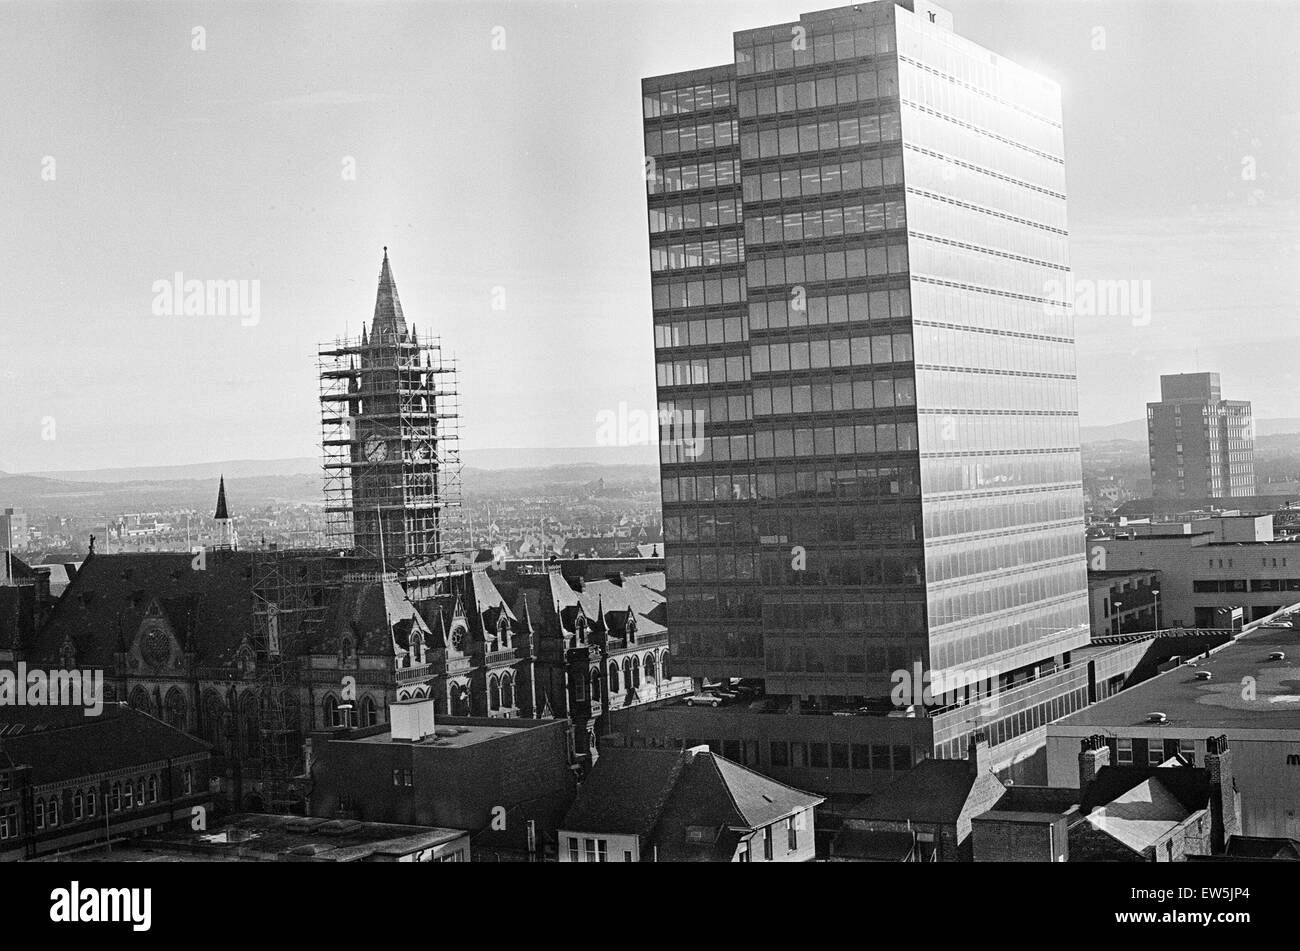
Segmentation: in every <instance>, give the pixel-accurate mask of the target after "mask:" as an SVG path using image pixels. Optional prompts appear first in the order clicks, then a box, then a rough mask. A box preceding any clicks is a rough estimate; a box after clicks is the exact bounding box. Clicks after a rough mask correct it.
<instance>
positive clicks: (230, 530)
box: [212, 475, 238, 551]
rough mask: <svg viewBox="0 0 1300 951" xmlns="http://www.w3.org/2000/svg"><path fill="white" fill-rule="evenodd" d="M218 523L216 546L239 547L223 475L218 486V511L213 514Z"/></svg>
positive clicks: (227, 548) (223, 547)
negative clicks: (227, 503)
mask: <svg viewBox="0 0 1300 951" xmlns="http://www.w3.org/2000/svg"><path fill="white" fill-rule="evenodd" d="M212 518H213V519H214V520H215V521H216V523H217V543H216V545H215V546H213V547H215V548H217V549H220V550H227V551H230V550H233V549H235V548H237V547H238V542H237V540H236V538H235V528H234V525H233V523H232V522H231V519H230V510H229V509H227V508H226V477H225V476H224V475H223V476H222V477H221V482H220V484H219V485H218V486H217V511H216V513H215V514H214V515H213V516H212Z"/></svg>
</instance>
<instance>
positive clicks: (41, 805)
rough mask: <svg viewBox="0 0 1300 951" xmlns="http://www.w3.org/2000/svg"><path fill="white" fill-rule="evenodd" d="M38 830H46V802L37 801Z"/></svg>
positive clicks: (42, 800)
mask: <svg viewBox="0 0 1300 951" xmlns="http://www.w3.org/2000/svg"><path fill="white" fill-rule="evenodd" d="M36 828H38V829H44V828H45V800H44V799H37V800H36Z"/></svg>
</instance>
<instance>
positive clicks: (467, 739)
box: [330, 717, 558, 749]
mask: <svg viewBox="0 0 1300 951" xmlns="http://www.w3.org/2000/svg"><path fill="white" fill-rule="evenodd" d="M556 722H558V721H556V720H519V719H514V718H510V719H507V718H505V717H500V718H493V719H492V720H491V722H484V720H483V719H481V718H473V717H441V718H439V719H438V721H437V724H436V726H435V727H434V734H433V735H432V736H430V737H428V738H426V739H423V740H419V741H417V742H408V741H406V740H395V739H393V736H392V732H391V730H390V729H389V726H390V725H389V724H384V725H383V727H382V728H381V729H378V730H376V731H375V732H373V733H367V734H365V735H362V736H357V735H347V734H343V735H340V736H337V737H331V739H330V742H332V743H371V744H385V745H386V744H393V745H398V746H412V747H421V748H430V747H431V748H435V749H439V748H440V749H463V748H465V747H467V746H475V745H477V744H479V743H487V742H490V741H492V740H495V739H498V738H500V737H503V736H513V735H515V734H517V733H523V732H526V731H528V730H535V729H538V728H539V727H544V726H546V725H548V724H551V723H556Z"/></svg>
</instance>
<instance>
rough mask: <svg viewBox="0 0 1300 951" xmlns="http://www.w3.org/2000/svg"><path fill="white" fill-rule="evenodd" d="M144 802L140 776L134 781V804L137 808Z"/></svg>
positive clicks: (142, 779)
mask: <svg viewBox="0 0 1300 951" xmlns="http://www.w3.org/2000/svg"><path fill="white" fill-rule="evenodd" d="M144 800H145V790H144V777H143V776H141V777H140V778H139V779H138V780H136V784H135V804H136V805H137V806H143V805H144Z"/></svg>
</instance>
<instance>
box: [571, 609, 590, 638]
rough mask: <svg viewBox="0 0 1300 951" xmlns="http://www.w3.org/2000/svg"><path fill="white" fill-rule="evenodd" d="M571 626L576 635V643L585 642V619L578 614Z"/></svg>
mask: <svg viewBox="0 0 1300 951" xmlns="http://www.w3.org/2000/svg"><path fill="white" fill-rule="evenodd" d="M573 627H574V631H575V632H576V633H577V635H578V643H579V644H585V643H587V619H586V618H585V617H583V616H582V615H581V614H579V615H578V619H577V620H576V621H574V624H573Z"/></svg>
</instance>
